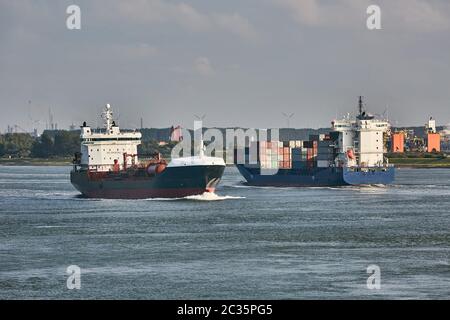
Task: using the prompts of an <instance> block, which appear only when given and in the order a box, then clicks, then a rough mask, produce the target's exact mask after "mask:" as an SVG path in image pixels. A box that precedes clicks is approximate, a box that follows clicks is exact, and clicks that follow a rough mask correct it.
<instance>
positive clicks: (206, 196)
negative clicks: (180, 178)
mask: <svg viewBox="0 0 450 320" xmlns="http://www.w3.org/2000/svg"><path fill="white" fill-rule="evenodd" d="M237 199H245V197H236V196H220V195H218V194H216V193H213V192H205V193H203V194H199V195H194V196H187V197H183V198H149V199H145V200H147V201H179V200H193V201H224V200H237Z"/></svg>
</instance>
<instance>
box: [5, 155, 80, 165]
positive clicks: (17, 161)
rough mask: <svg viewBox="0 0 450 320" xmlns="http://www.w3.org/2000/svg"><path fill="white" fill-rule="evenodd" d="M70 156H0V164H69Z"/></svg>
mask: <svg viewBox="0 0 450 320" xmlns="http://www.w3.org/2000/svg"><path fill="white" fill-rule="evenodd" d="M71 165H72V157H70V158H51V159H40V158H20V159H14V158H11V159H9V158H0V166H71Z"/></svg>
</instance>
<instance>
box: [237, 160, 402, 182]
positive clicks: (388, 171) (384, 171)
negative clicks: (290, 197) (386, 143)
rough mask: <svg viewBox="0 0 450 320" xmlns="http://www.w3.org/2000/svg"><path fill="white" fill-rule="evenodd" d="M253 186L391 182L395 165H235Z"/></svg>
mask: <svg viewBox="0 0 450 320" xmlns="http://www.w3.org/2000/svg"><path fill="white" fill-rule="evenodd" d="M236 166H237V168H238V170H239V172H240V173H241V174H242V176H243V177H244V178H245V180H247V184H248V185H252V186H273V187H325V186H345V185H370V184H390V183H392V182H393V181H394V179H395V169H394V168H393V167H388V168H371V169H369V170H368V171H367V172H364V171H355V170H351V169H348V168H332V167H330V168H309V169H278V170H261V169H260V167H259V166H252V165H242V164H237V165H236Z"/></svg>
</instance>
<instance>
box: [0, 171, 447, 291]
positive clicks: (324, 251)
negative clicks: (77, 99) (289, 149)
mask: <svg viewBox="0 0 450 320" xmlns="http://www.w3.org/2000/svg"><path fill="white" fill-rule="evenodd" d="M69 171H70V168H69V167H2V166H0V299H18V298H25V299H37V298H50V299H88V298H94V299H244V298H247V299H344V298H350V299H409V298H420V299H422V298H425V299H428V298H437V299H448V298H450V170H448V169H424V170H421V169H415V170H412V169H400V170H398V171H397V180H396V183H395V184H394V185H391V186H388V187H384V186H374V187H362V188H360V187H341V188H302V189H296V188H254V187H246V186H243V185H242V184H241V181H242V180H243V179H242V177H241V176H240V175H239V173H238V171H237V170H236V169H235V168H227V170H226V172H225V175H224V179H223V181H222V182H221V185H220V187H219V188H218V190H217V191H216V195H209V196H198V197H191V198H189V199H178V200H138V201H135V200H133V201H130V200H127V201H124V200H88V199H82V198H79V197H78V196H77V192H76V191H75V190H74V189H73V188H72V186H71V184H70V182H69ZM70 265H76V266H79V267H80V268H81V276H80V280H81V288H80V289H79V290H76V289H75V290H69V289H68V288H67V279H68V274H67V273H66V269H67V267H68V266H70ZM369 265H376V266H378V267H379V268H380V274H379V275H380V277H379V279H380V289H379V290H377V289H373V290H369V289H368V287H367V278H368V277H369V276H370V275H371V274H368V273H367V268H368V266H369Z"/></svg>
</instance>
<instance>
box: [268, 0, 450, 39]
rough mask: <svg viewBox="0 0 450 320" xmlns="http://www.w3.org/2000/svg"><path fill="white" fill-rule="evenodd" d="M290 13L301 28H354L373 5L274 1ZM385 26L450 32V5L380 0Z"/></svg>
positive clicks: (355, 0) (345, 0)
mask: <svg viewBox="0 0 450 320" xmlns="http://www.w3.org/2000/svg"><path fill="white" fill-rule="evenodd" d="M272 2H273V3H274V4H275V5H276V6H278V7H281V8H284V9H286V10H288V11H289V14H290V15H291V17H292V18H293V19H294V20H295V21H297V22H298V23H299V24H301V25H306V26H326V27H351V28H354V27H355V25H357V24H359V25H361V26H362V27H365V23H364V24H363V23H361V22H363V21H364V20H365V19H366V17H367V16H366V9H367V7H368V6H369V5H371V4H374V3H373V2H372V1H369V0H334V1H329V2H325V1H321V0H272ZM376 4H377V5H379V6H380V8H381V13H382V24H383V25H384V24H385V23H386V24H385V25H388V26H389V28H391V29H396V30H398V29H400V30H408V31H414V32H427V31H439V30H447V29H449V28H450V3H449V2H447V1H446V2H433V3H432V2H429V1H426V0H396V1H392V0H378V1H377V3H376Z"/></svg>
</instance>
